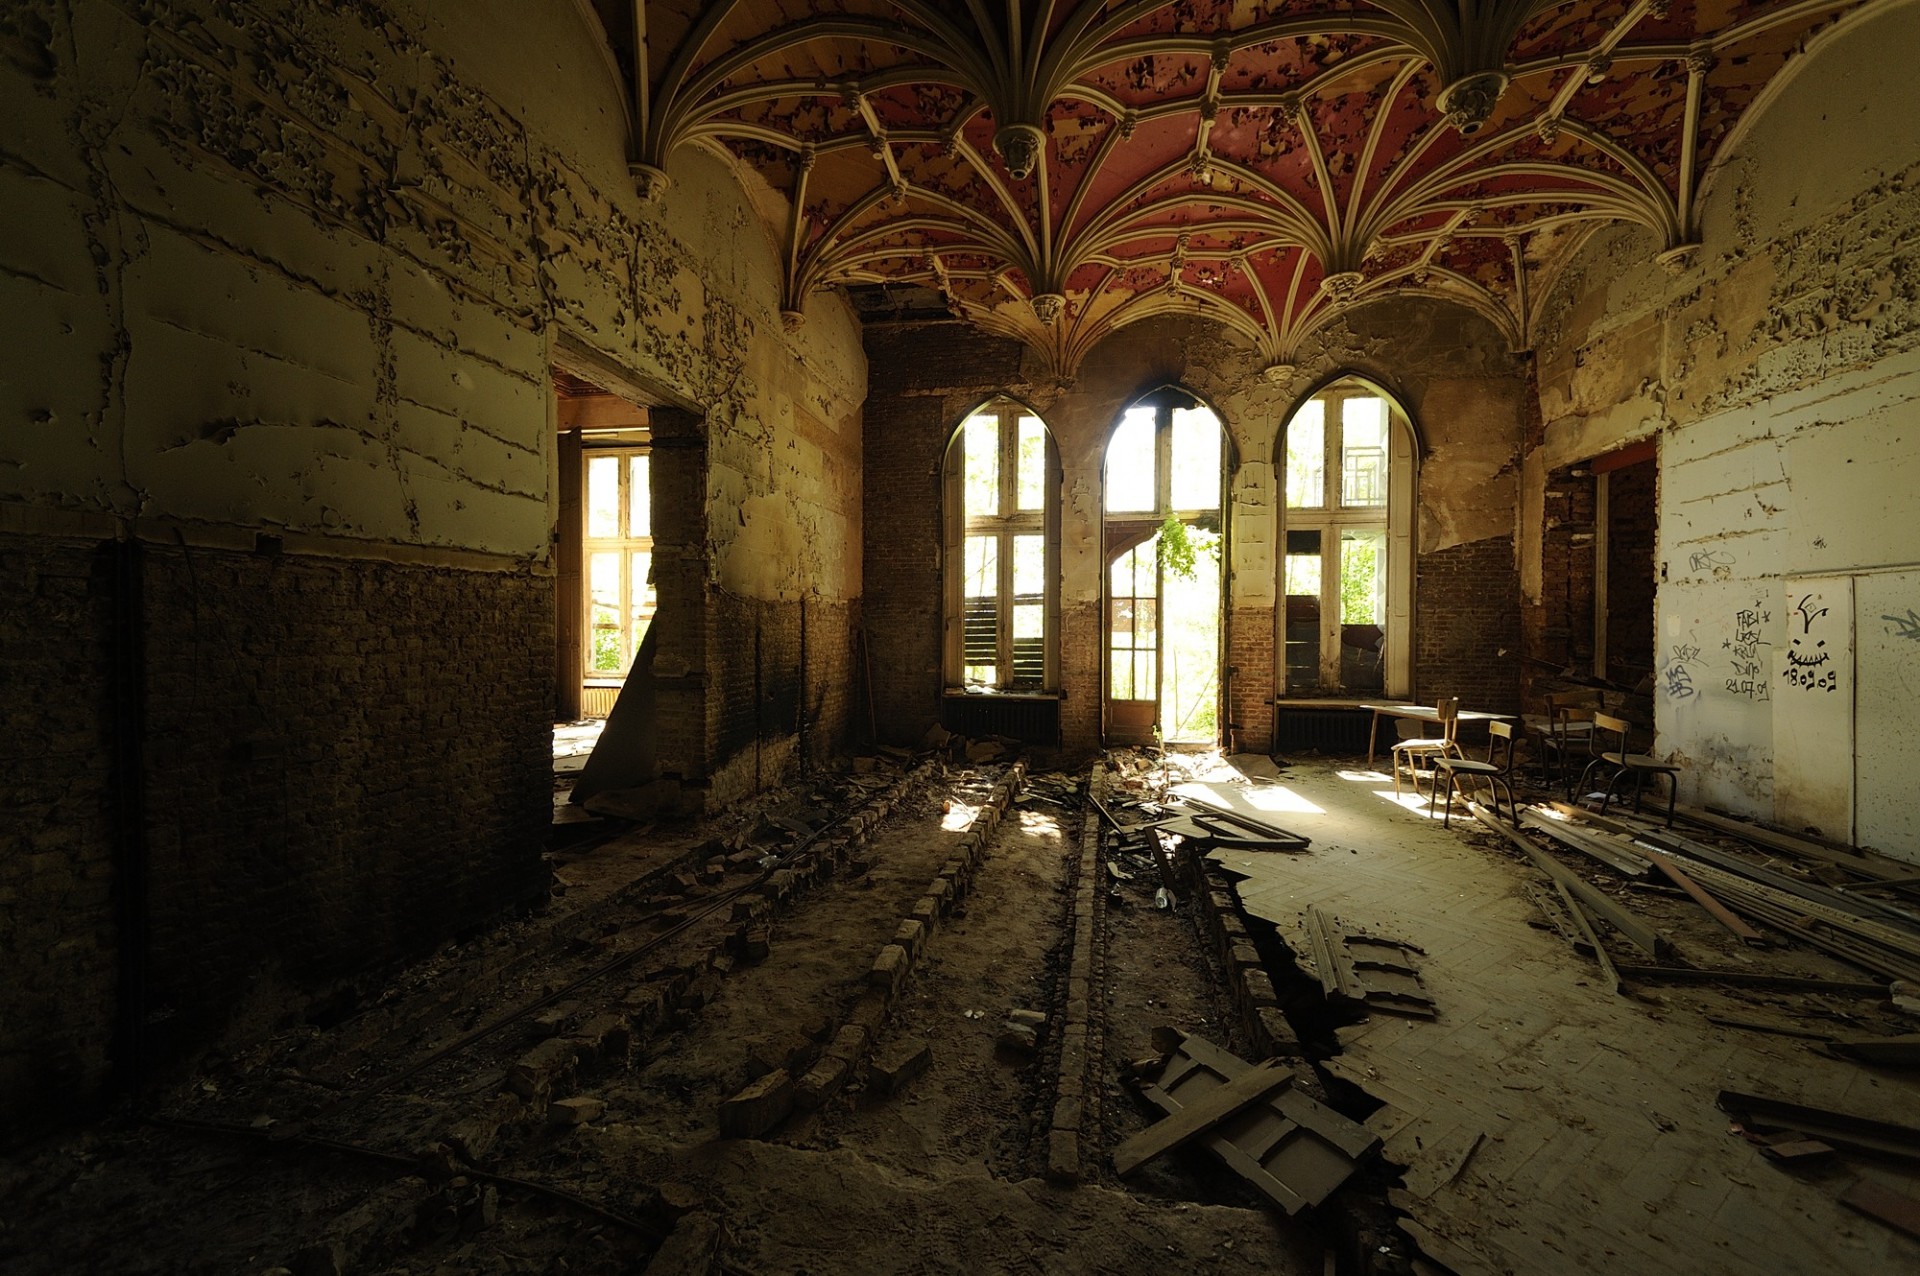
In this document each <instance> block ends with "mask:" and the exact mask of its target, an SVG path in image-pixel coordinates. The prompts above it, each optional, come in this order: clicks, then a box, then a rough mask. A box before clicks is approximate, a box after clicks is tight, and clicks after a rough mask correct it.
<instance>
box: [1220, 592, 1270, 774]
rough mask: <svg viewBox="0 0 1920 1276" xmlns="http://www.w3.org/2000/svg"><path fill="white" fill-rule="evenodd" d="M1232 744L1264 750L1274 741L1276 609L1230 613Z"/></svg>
mask: <svg viewBox="0 0 1920 1276" xmlns="http://www.w3.org/2000/svg"><path fill="white" fill-rule="evenodd" d="M1227 668H1228V677H1229V678H1230V679H1231V680H1232V681H1231V684H1230V687H1229V690H1228V705H1227V712H1228V719H1227V720H1228V723H1229V725H1230V727H1231V729H1232V735H1231V737H1230V739H1229V743H1230V744H1232V745H1233V747H1235V748H1236V749H1241V750H1245V751H1250V752H1254V753H1264V752H1266V751H1267V750H1268V749H1269V748H1271V747H1272V741H1273V704H1272V696H1273V610H1272V609H1271V608H1268V607H1237V608H1235V609H1234V610H1233V611H1231V612H1229V613H1228V615H1227Z"/></svg>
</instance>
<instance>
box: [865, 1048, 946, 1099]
mask: <svg viewBox="0 0 1920 1276" xmlns="http://www.w3.org/2000/svg"><path fill="white" fill-rule="evenodd" d="M932 1062H933V1048H932V1047H931V1046H929V1045H928V1044H927V1043H926V1042H924V1041H904V1042H901V1043H899V1044H898V1045H895V1046H894V1047H893V1048H891V1049H889V1050H885V1051H882V1052H881V1053H880V1054H878V1055H876V1056H875V1057H874V1060H873V1063H872V1065H871V1066H870V1067H869V1068H868V1075H869V1076H871V1077H872V1078H873V1080H874V1084H875V1086H876V1087H877V1088H878V1089H879V1090H880V1091H881V1092H882V1093H884V1094H898V1093H900V1091H901V1090H903V1089H905V1088H906V1087H907V1085H908V1083H910V1082H911V1081H912V1080H913V1079H914V1078H915V1077H917V1076H919V1075H920V1074H921V1073H923V1072H925V1071H926V1070H927V1068H928V1066H929V1065H930V1064H932Z"/></svg>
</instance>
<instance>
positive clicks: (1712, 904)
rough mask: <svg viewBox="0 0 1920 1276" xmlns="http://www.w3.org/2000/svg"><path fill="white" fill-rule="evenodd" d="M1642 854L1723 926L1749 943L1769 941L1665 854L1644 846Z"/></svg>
mask: <svg viewBox="0 0 1920 1276" xmlns="http://www.w3.org/2000/svg"><path fill="white" fill-rule="evenodd" d="M1641 854H1642V855H1644V856H1646V858H1647V860H1648V861H1649V862H1650V863H1652V865H1653V866H1654V867H1655V868H1657V869H1659V870H1660V871H1661V872H1662V873H1664V874H1666V876H1667V880H1668V881H1670V882H1672V883H1673V884H1674V885H1675V886H1678V887H1679V888H1680V889H1681V890H1683V891H1685V892H1686V893H1687V894H1688V895H1690V896H1692V897H1693V902H1694V903H1696V904H1698V905H1700V907H1702V908H1704V909H1706V910H1707V913H1708V915H1709V916H1711V917H1712V918H1713V920H1715V921H1717V922H1719V923H1720V924H1721V925H1722V926H1725V927H1726V928H1727V929H1728V930H1730V931H1732V932H1733V933H1734V934H1736V935H1738V936H1739V937H1740V938H1741V939H1743V940H1745V941H1746V942H1747V943H1749V944H1764V943H1766V942H1767V941H1766V937H1765V936H1763V935H1762V934H1761V933H1760V932H1759V931H1757V930H1755V929H1754V928H1753V927H1751V926H1749V925H1747V924H1746V923H1745V922H1743V921H1741V920H1740V918H1739V917H1738V916H1736V915H1735V914H1734V913H1733V911H1732V910H1731V909H1729V908H1728V907H1727V906H1726V905H1725V904H1722V903H1721V902H1720V901H1719V900H1717V899H1715V898H1714V897H1713V896H1711V895H1709V894H1707V893H1706V892H1705V891H1704V890H1702V889H1700V884H1699V883H1698V882H1696V881H1694V880H1693V879H1692V878H1691V877H1688V876H1687V875H1686V874H1685V873H1683V872H1681V871H1680V866H1679V865H1677V864H1675V863H1674V862H1673V861H1672V860H1670V859H1668V858H1667V857H1666V856H1665V855H1664V854H1662V853H1661V852H1659V851H1656V850H1653V849H1652V848H1651V847H1642V848H1641Z"/></svg>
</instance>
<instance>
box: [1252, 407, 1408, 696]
mask: <svg viewBox="0 0 1920 1276" xmlns="http://www.w3.org/2000/svg"><path fill="white" fill-rule="evenodd" d="M1280 454H1281V455H1282V456H1283V457H1284V458H1285V472H1284V487H1285V492H1284V496H1285V500H1284V508H1283V511H1282V526H1281V531H1282V538H1283V543H1284V546H1285V549H1284V552H1283V553H1282V555H1281V558H1280V578H1281V579H1280V595H1281V598H1282V599H1283V603H1282V609H1281V616H1280V630H1281V633H1280V644H1279V650H1280V665H1281V668H1280V674H1281V685H1282V686H1283V687H1284V688H1285V694H1287V695H1289V696H1303V695H1305V696H1313V695H1350V694H1356V693H1358V694H1362V695H1365V694H1376V695H1378V694H1385V695H1393V696H1406V695H1410V694H1412V690H1413V686H1412V684H1413V676H1412V665H1413V660H1412V652H1413V647H1412V642H1411V635H1410V634H1409V632H1408V630H1409V628H1410V624H1409V622H1410V620H1411V617H1412V611H1413V586H1412V581H1413V566H1412V563H1413V553H1412V528H1413V479H1414V464H1415V450H1414V446H1413V430H1412V426H1411V424H1410V423H1409V422H1408V420H1407V417H1406V414H1405V413H1403V412H1402V411H1401V410H1400V408H1399V406H1398V405H1397V404H1395V403H1394V402H1393V400H1392V399H1390V398H1388V397H1387V396H1386V395H1384V394H1382V393H1381V392H1380V391H1379V390H1378V389H1376V388H1374V387H1372V386H1370V385H1367V384H1366V383H1364V382H1362V381H1359V380H1357V379H1353V378H1346V379H1343V380H1340V381H1336V382H1334V383H1333V384H1332V385H1329V386H1327V387H1326V388H1325V389H1323V390H1321V391H1320V392H1318V393H1317V394H1315V395H1314V396H1313V397H1312V398H1310V399H1308V400H1307V401H1306V402H1305V403H1303V404H1301V405H1300V407H1299V408H1298V409H1297V410H1296V411H1295V412H1294V414H1293V416H1292V418H1291V419H1290V420H1289V421H1288V422H1287V425H1286V427H1285V429H1284V430H1283V431H1282V439H1281V448H1280Z"/></svg>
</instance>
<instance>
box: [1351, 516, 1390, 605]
mask: <svg viewBox="0 0 1920 1276" xmlns="http://www.w3.org/2000/svg"><path fill="white" fill-rule="evenodd" d="M1386 618H1387V534H1386V533H1385V532H1341V533H1340V623H1341V624H1343V625H1378V624H1382V623H1384V622H1385V621H1386Z"/></svg>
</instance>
